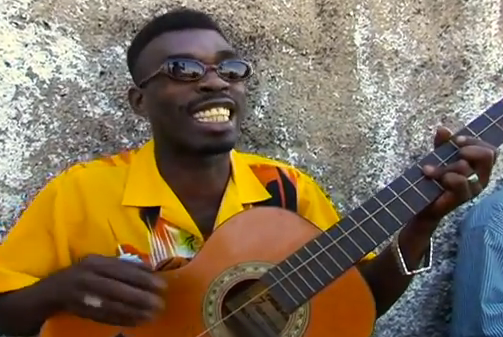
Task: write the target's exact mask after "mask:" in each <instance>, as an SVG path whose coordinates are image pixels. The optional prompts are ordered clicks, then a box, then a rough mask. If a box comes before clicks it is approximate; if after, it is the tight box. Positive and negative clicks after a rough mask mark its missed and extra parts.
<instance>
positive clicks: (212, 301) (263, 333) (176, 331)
mask: <svg viewBox="0 0 503 337" xmlns="http://www.w3.org/2000/svg"><path fill="white" fill-rule="evenodd" d="M457 135H467V136H475V137H478V138H481V139H483V140H484V141H486V142H488V143H490V144H492V145H495V146H499V145H501V144H502V143H503V100H500V101H498V102H497V103H496V104H494V105H493V106H491V107H490V108H489V109H488V110H486V111H485V112H484V113H483V114H482V115H480V116H479V117H478V118H476V119H475V120H473V121H472V122H471V123H470V124H468V126H466V127H465V128H464V129H462V130H461V131H459V132H458V133H457V134H456V136H457ZM458 155H459V154H458V148H457V146H456V145H455V144H454V142H448V143H446V144H444V145H442V146H440V147H439V148H437V149H435V150H434V151H433V152H431V153H429V154H428V155H427V156H425V157H424V158H423V159H422V160H421V161H419V162H418V163H417V164H415V165H414V166H412V167H410V168H409V169H407V170H406V171H405V172H404V173H403V174H402V175H401V176H399V177H398V178H397V179H395V180H394V181H393V182H391V183H390V184H389V185H388V186H386V187H385V188H383V189H382V190H380V191H379V192H378V193H376V194H375V195H374V196H372V197H371V198H370V199H369V200H367V201H366V202H365V203H363V204H362V205H361V206H360V207H358V208H356V209H355V210H353V211H352V212H350V213H349V214H348V215H347V216H346V217H344V218H342V219H341V220H340V221H339V222H338V223H337V224H336V225H334V226H333V227H331V228H330V229H329V230H327V231H324V232H322V231H320V230H318V229H317V228H316V227H315V226H314V225H313V224H312V223H310V222H308V221H306V220H304V219H303V218H301V217H300V216H298V215H296V214H295V213H292V212H289V211H287V210H284V209H279V208H273V207H258V208H252V209H250V210H247V211H244V212H242V213H240V214H238V215H236V216H234V217H233V218H231V219H229V220H228V221H227V223H225V224H224V225H223V226H221V227H219V229H218V230H216V231H215V233H214V234H213V235H212V236H211V238H210V239H209V240H208V241H207V243H206V244H205V245H204V247H203V248H202V250H201V251H200V252H199V253H198V254H197V255H196V256H195V258H194V259H192V260H191V261H190V262H189V263H187V264H185V265H183V266H181V267H179V268H177V269H172V270H162V271H159V273H160V274H161V275H162V277H164V278H165V279H166V280H167V283H168V288H167V290H166V293H165V294H164V296H165V298H166V308H165V310H164V311H163V312H160V313H159V315H158V317H157V318H156V319H155V320H154V321H152V322H150V323H147V324H145V325H142V326H139V327H135V328H120V327H116V326H107V325H103V324H98V323H95V322H92V321H89V320H85V319H80V318H77V317H74V316H71V315H69V314H60V315H57V316H55V317H53V318H52V319H50V320H48V321H47V322H46V324H45V325H44V326H43V329H42V331H41V337H115V336H117V335H119V334H122V336H125V337H161V336H166V337H168V336H169V337H227V336H232V337H277V336H282V337H327V336H338V337H368V336H370V335H371V334H372V331H373V328H374V323H375V320H376V317H375V305H374V300H373V297H372V294H371V292H370V290H369V288H368V286H367V284H366V283H365V281H364V279H363V278H362V276H361V275H360V274H359V272H358V270H357V269H356V267H355V264H356V263H357V262H358V261H360V260H361V259H362V258H363V257H364V256H365V255H366V254H368V253H369V252H371V251H372V250H374V249H375V248H376V247H377V246H378V245H379V244H380V243H382V242H384V241H385V240H386V239H388V238H389V237H390V236H391V235H393V233H395V232H396V231H397V230H398V229H400V227H402V226H403V225H404V224H405V223H407V222H408V221H409V220H410V219H411V218H412V217H413V216H414V215H415V214H417V213H418V212H420V211H421V210H423V209H424V208H425V207H426V206H427V205H429V204H430V203H432V202H433V201H434V200H435V199H436V198H437V197H438V196H439V195H440V194H441V193H442V191H443V189H442V187H441V186H440V185H439V184H438V183H437V182H436V181H433V180H429V179H425V177H424V176H423V174H422V171H421V167H422V166H423V165H425V164H430V165H435V166H440V165H446V164H449V163H452V162H454V161H456V160H457V159H458Z"/></svg>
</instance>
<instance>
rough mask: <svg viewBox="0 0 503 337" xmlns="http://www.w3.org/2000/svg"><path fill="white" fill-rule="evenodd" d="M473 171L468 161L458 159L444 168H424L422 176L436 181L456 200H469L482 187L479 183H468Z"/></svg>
mask: <svg viewBox="0 0 503 337" xmlns="http://www.w3.org/2000/svg"><path fill="white" fill-rule="evenodd" d="M473 173H474V170H473V169H472V167H471V165H470V164H469V162H468V161H466V160H464V159H460V160H458V161H457V162H455V163H453V164H450V165H447V166H445V167H438V168H433V167H431V166H425V168H424V174H425V175H426V176H428V177H430V178H432V179H436V180H437V181H438V182H439V183H440V184H441V185H442V187H444V188H445V189H446V190H447V191H450V192H451V193H453V194H454V195H455V196H456V198H457V199H460V200H465V201H466V200H469V199H471V198H473V197H474V196H476V195H478V194H480V193H481V192H482V190H483V186H482V185H481V183H480V181H478V182H475V183H470V182H469V181H468V179H467V177H468V176H470V175H472V174H473Z"/></svg>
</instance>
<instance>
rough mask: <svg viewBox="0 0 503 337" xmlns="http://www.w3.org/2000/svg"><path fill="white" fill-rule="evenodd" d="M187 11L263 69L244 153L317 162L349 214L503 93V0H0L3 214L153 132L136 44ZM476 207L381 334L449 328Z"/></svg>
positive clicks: (316, 169)
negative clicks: (131, 101) (179, 7)
mask: <svg viewBox="0 0 503 337" xmlns="http://www.w3.org/2000/svg"><path fill="white" fill-rule="evenodd" d="M176 4H185V5H190V6H194V7H197V8H205V9H207V10H209V11H211V12H212V13H214V14H215V16H217V17H218V18H220V19H221V22H222V25H223V26H224V27H225V29H226V31H227V32H229V34H230V35H231V36H232V37H233V39H234V41H235V42H236V45H237V46H239V47H240V48H241V50H242V51H243V53H245V55H246V56H247V57H249V58H250V59H251V60H252V61H253V62H254V64H255V65H256V68H257V73H258V74H257V76H256V78H255V79H254V80H253V81H252V83H251V85H250V90H251V92H252V95H251V97H252V99H251V100H250V112H251V113H250V118H249V119H248V121H247V125H246V127H245V128H244V129H243V137H242V142H241V144H240V147H241V148H243V149H247V150H250V151H254V152H260V153H262V154H266V155H269V156H272V157H277V158H281V159H284V160H287V161H290V162H292V163H294V164H297V165H299V166H300V167H302V168H304V169H305V170H307V171H308V172H309V173H311V174H313V175H314V176H315V177H316V178H317V179H318V180H319V182H320V183H322V184H323V186H324V187H325V188H326V190H327V191H328V192H329V193H330V195H331V196H332V198H333V199H334V200H335V201H336V202H337V203H338V204H339V206H340V207H341V209H342V210H348V209H349V208H351V207H352V206H355V205H357V204H358V203H359V202H361V201H363V200H364V199H365V198H366V197H368V196H370V195H371V193H372V191H375V190H376V189H377V188H379V187H380V186H383V184H385V183H387V182H389V181H390V180H391V179H392V178H393V177H394V176H396V175H397V174H399V173H400V171H401V170H402V169H403V168H405V167H406V166H407V165H408V164H409V163H411V161H412V160H414V159H417V158H418V156H420V155H421V153H424V152H425V151H427V150H429V149H431V137H432V135H433V131H434V128H435V126H437V125H438V124H439V123H444V124H447V125H448V126H450V127H452V128H454V129H455V128H458V127H460V126H461V125H462V124H463V123H466V122H467V121H469V120H470V119H471V118H473V117H474V116H476V115H477V114H478V113H480V112H481V111H482V109H483V108H485V107H487V106H488V105H489V104H491V103H492V102H494V101H496V100H497V99H498V98H499V97H500V95H501V93H500V91H501V88H502V87H503V81H502V76H501V75H502V72H503V68H502V67H503V57H502V56H503V55H502V53H503V49H502V43H501V42H502V41H501V36H502V31H501V27H502V19H501V4H500V2H499V1H498V0H470V1H467V0H423V1H413V0H405V1H393V0H387V1H383V0H293V1H292V0H290V1H288V0H283V1H267V0H253V1H251V0H249V1H245V2H243V1H238V0H225V1H224V0H211V1H202V0H201V1H197V0H191V1H185V2H182V1H169V2H168V1H159V0H139V1H127V0H116V1H102V0H39V1H32V0H0V221H1V223H4V224H10V223H12V222H13V221H15V219H16V218H17V217H18V215H19V212H20V211H21V210H22V209H23V207H24V204H25V202H26V201H28V200H29V199H30V198H31V197H32V196H33V195H34V193H36V191H37V190H38V189H39V188H40V187H41V186H43V184H44V183H45V182H46V181H47V179H49V178H50V177H52V176H53V175H54V174H57V172H58V171H59V170H60V169H62V168H63V167H65V166H67V165H68V164H70V163H73V162H75V161H77V160H84V159H89V158H92V157H93V156H95V155H96V154H98V153H104V152H108V153H110V152H114V151H116V150H118V149H120V148H124V147H131V146H136V145H138V144H139V143H140V142H142V141H144V140H145V139H146V137H148V129H147V127H146V124H145V122H144V121H141V120H138V119H137V118H135V117H134V116H133V115H132V113H131V112H130V110H129V109H128V106H127V102H126V95H125V92H126V91H125V90H126V88H127V86H128V84H129V76H128V74H127V71H126V65H125V50H126V48H127V45H128V41H129V40H130V38H131V36H132V35H133V34H134V32H135V31H136V30H137V29H138V27H139V26H140V25H141V24H142V23H143V22H145V20H146V19H148V18H149V17H150V16H151V15H153V14H155V13H161V12H164V11H165V10H166V9H168V8H169V6H173V5H176ZM502 173H503V171H502V170H501V169H500V168H499V167H498V169H497V172H496V173H495V180H494V182H493V184H492V185H491V187H490V188H489V190H491V189H493V188H494V186H495V184H496V181H497V179H496V177H501V176H503V174H502ZM462 214H463V210H461V211H459V212H457V213H456V214H454V215H453V219H451V220H450V221H446V224H445V225H444V226H443V227H442V228H441V229H440V230H439V231H438V233H437V235H436V237H435V238H436V246H435V247H436V252H437V258H436V262H435V268H434V271H432V272H431V273H429V274H428V275H423V276H420V277H418V278H417V279H416V280H415V281H414V283H413V285H412V286H411V288H410V290H409V291H408V292H407V293H406V295H404V296H403V298H402V300H400V301H399V303H397V304H396V305H395V307H394V308H393V310H391V311H390V313H389V314H388V315H386V317H383V318H382V319H381V320H380V321H379V322H378V326H377V330H376V336H379V337H385V336H393V337H399V336H431V337H436V336H445V331H446V330H445V329H446V324H445V322H446V320H448V312H449V304H448V299H449V284H450V278H451V271H452V268H453V260H452V257H453V256H454V254H455V235H456V221H457V219H459V217H461V216H462ZM8 227H9V226H8V225H5V226H4V228H3V230H4V231H6V230H7V228H8ZM34 249H36V247H34Z"/></svg>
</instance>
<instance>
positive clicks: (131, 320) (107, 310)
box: [69, 293, 153, 327]
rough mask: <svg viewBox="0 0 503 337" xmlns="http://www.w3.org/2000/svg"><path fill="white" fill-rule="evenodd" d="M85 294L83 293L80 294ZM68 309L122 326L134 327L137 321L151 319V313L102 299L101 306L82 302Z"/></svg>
mask: <svg viewBox="0 0 503 337" xmlns="http://www.w3.org/2000/svg"><path fill="white" fill-rule="evenodd" d="M81 295H82V297H83V296H85V294H84V293H82V294H81ZM69 310H70V311H71V312H73V313H75V314H77V315H78V316H79V317H82V318H87V319H91V320H93V321H95V322H99V323H103V324H107V325H116V326H124V327H134V326H136V325H138V324H139V323H142V322H146V321H148V320H150V319H152V316H153V314H152V313H151V312H148V311H143V310H138V309H136V308H133V307H131V306H128V305H126V304H124V303H120V302H115V301H111V300H108V299H107V300H103V303H102V306H101V307H99V308H95V307H92V306H88V305H85V304H84V303H75V304H74V305H73V306H72V307H70V308H69Z"/></svg>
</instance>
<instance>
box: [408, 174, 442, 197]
mask: <svg viewBox="0 0 503 337" xmlns="http://www.w3.org/2000/svg"><path fill="white" fill-rule="evenodd" d="M414 186H416V188H417V189H418V190H419V191H420V192H421V194H422V195H423V196H425V197H426V198H427V199H428V200H430V202H433V200H435V199H436V198H437V197H438V196H439V195H440V194H441V193H442V192H443V191H444V188H443V187H442V186H441V185H440V184H439V183H438V182H437V181H435V180H431V179H424V178H423V179H421V180H419V181H417V182H416V183H415V184H414Z"/></svg>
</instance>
